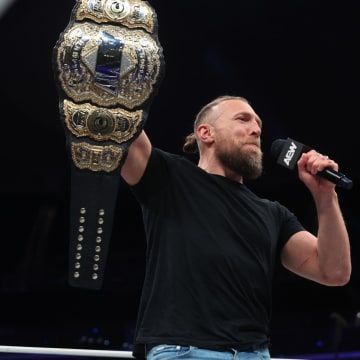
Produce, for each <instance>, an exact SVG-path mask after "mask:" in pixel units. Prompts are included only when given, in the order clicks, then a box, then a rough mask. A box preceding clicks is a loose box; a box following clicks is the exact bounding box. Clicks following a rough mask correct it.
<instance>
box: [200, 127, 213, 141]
mask: <svg viewBox="0 0 360 360" xmlns="http://www.w3.org/2000/svg"><path fill="white" fill-rule="evenodd" d="M196 132H197V135H198V137H199V139H200V140H201V142H203V143H206V144H209V143H212V142H214V136H213V131H212V126H211V125H209V124H200V125H199V126H198V128H197V130H196Z"/></svg>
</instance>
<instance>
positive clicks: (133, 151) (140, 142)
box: [121, 131, 151, 185]
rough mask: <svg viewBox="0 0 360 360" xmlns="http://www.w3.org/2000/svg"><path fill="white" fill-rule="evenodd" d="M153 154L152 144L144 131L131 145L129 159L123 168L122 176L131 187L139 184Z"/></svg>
mask: <svg viewBox="0 0 360 360" xmlns="http://www.w3.org/2000/svg"><path fill="white" fill-rule="evenodd" d="M150 154H151V143H150V140H149V138H148V137H147V135H146V134H145V132H144V131H142V132H141V133H140V135H139V136H138V137H137V138H136V140H134V141H133V143H132V144H131V145H130V148H129V151H128V154H127V157H126V159H125V162H124V164H123V166H122V168H121V176H122V178H123V179H124V180H125V182H126V183H127V184H129V185H135V184H137V183H138V182H139V180H140V179H141V177H142V175H143V174H144V171H145V169H146V165H147V163H148V160H149V158H150Z"/></svg>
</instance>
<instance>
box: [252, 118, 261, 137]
mask: <svg viewBox="0 0 360 360" xmlns="http://www.w3.org/2000/svg"><path fill="white" fill-rule="evenodd" d="M251 124H252V126H251V133H252V134H255V135H257V136H260V135H261V125H260V124H259V123H258V121H256V120H254V121H253V122H252V123H251Z"/></svg>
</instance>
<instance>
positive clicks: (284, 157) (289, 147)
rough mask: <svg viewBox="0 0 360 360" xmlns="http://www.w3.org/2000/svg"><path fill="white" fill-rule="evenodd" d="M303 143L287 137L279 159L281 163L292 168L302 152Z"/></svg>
mask: <svg viewBox="0 0 360 360" xmlns="http://www.w3.org/2000/svg"><path fill="white" fill-rule="evenodd" d="M303 148H304V145H303V144H301V143H299V142H297V141H295V140H293V139H290V138H288V139H287V140H286V142H285V144H284V147H283V149H282V152H281V155H280V157H279V160H280V161H281V162H282V164H281V165H283V166H285V167H287V168H289V169H291V170H294V168H295V166H296V163H297V161H298V160H299V158H300V156H301V154H302V153H303V152H304V149H303Z"/></svg>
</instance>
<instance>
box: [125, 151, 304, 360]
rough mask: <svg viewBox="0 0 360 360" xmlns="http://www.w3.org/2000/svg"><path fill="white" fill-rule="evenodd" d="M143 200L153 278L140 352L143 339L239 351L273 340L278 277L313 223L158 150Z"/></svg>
mask: <svg viewBox="0 0 360 360" xmlns="http://www.w3.org/2000/svg"><path fill="white" fill-rule="evenodd" d="M131 189H132V191H133V193H134V195H135V197H136V198H137V200H138V201H139V203H140V205H141V208H142V213H143V220H144V228H145V234H146V240H147V254H146V275H145V279H144V285H143V291H142V296H141V301H140V308H139V313H138V319H137V325H136V334H135V347H134V352H133V355H134V356H135V357H142V356H144V355H143V350H142V345H143V344H180V345H192V346H197V347H201V348H207V349H218V348H219V349H220V348H230V347H231V348H237V349H242V348H244V347H247V346H249V345H253V344H261V343H264V342H267V341H269V323H270V317H271V305H272V304H271V297H272V292H271V289H272V277H273V270H274V264H275V261H277V260H278V256H279V252H280V250H281V248H282V247H283V245H284V244H285V243H286V241H287V240H288V239H289V238H290V236H291V235H293V234H294V233H296V232H298V231H301V230H304V228H303V226H302V225H301V224H300V222H299V221H298V220H297V218H296V217H295V216H294V214H293V213H291V212H290V211H289V210H288V209H287V208H285V207H284V206H282V205H280V204H279V203H278V202H274V201H269V200H266V199H261V198H259V197H258V196H257V195H255V194H254V193H253V192H252V191H250V190H249V189H248V188H247V187H246V186H245V185H243V184H240V183H238V182H235V181H232V180H230V179H228V178H226V177H223V176H219V175H213V174H209V173H207V172H205V171H204V170H202V169H200V168H199V167H198V166H196V165H195V164H194V163H192V162H191V161H190V160H188V159H186V158H184V157H181V156H179V155H174V154H169V153H167V152H164V151H162V150H159V149H157V148H153V150H152V154H151V157H150V160H149V164H148V166H147V168H146V171H145V173H144V176H143V177H142V179H141V181H140V182H139V183H138V184H137V185H136V186H133V187H131Z"/></svg>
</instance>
